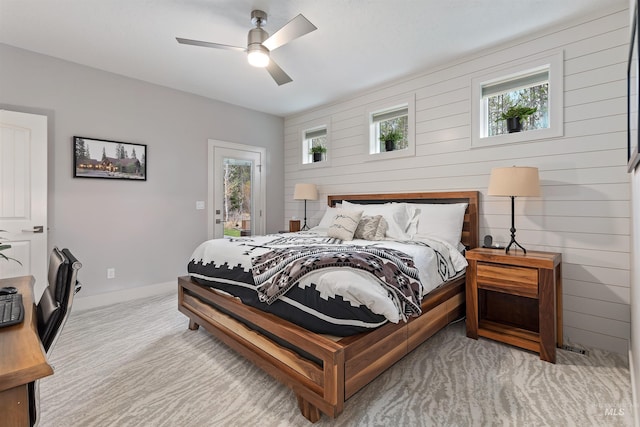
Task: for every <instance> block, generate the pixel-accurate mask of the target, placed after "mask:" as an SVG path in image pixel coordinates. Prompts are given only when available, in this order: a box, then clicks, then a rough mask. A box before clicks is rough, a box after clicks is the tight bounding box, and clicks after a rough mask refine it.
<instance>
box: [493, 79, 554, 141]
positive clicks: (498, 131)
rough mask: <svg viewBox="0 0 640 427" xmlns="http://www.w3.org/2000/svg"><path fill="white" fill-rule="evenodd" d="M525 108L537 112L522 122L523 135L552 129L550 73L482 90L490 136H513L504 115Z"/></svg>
mask: <svg viewBox="0 0 640 427" xmlns="http://www.w3.org/2000/svg"><path fill="white" fill-rule="evenodd" d="M515 106H524V107H528V108H534V109H535V110H536V111H535V113H533V114H532V115H531V116H529V117H528V118H526V119H523V120H521V123H522V130H521V131H522V132H526V131H528V130H533V129H545V128H548V127H549V69H548V68H546V69H544V70H542V71H537V72H532V73H531V74H528V75H524V76H520V77H518V78H515V79H509V80H506V81H502V82H497V83H492V84H488V85H486V86H483V87H482V108H483V110H484V112H485V114H483V116H484V117H483V121H485V120H486V124H487V128H486V129H487V136H494V135H502V134H505V133H509V132H508V130H507V121H506V120H502V119H501V117H502V114H503V113H505V112H506V111H508V110H509V108H511V107H515Z"/></svg>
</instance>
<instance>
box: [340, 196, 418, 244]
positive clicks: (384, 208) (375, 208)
mask: <svg viewBox="0 0 640 427" xmlns="http://www.w3.org/2000/svg"><path fill="white" fill-rule="evenodd" d="M342 208H343V209H348V210H352V211H353V210H361V211H362V212H363V215H367V216H376V215H382V217H383V218H384V219H385V220H386V221H387V225H388V227H389V228H388V229H387V237H390V238H392V239H394V240H409V239H410V236H409V235H408V234H407V232H406V230H407V228H408V226H409V216H408V213H407V207H406V206H405V204H404V203H385V204H382V205H380V204H371V205H359V204H357V203H351V202H347V201H343V202H342Z"/></svg>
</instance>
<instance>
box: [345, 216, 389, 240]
mask: <svg viewBox="0 0 640 427" xmlns="http://www.w3.org/2000/svg"><path fill="white" fill-rule="evenodd" d="M380 220H384V218H382V215H375V216H363V217H362V218H361V219H360V222H359V223H358V228H356V232H355V233H354V235H353V237H354V238H355V239H364V240H383V239H384V231H383V232H382V237H378V236H379V235H378V228H379V226H380ZM385 223H386V221H385Z"/></svg>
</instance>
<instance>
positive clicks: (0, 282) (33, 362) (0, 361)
mask: <svg viewBox="0 0 640 427" xmlns="http://www.w3.org/2000/svg"><path fill="white" fill-rule="evenodd" d="M34 282H35V280H34V278H33V277H31V276H23V277H15V278H11V279H0V287H4V286H15V287H16V288H18V292H20V293H21V294H22V303H23V305H24V321H23V322H22V323H19V324H17V325H13V326H6V327H4V328H0V408H2V418H3V421H2V425H3V426H7V427H13V426H16V427H18V426H19V427H23V426H29V425H30V422H29V395H28V393H27V385H28V384H29V383H30V382H33V381H35V380H37V379H40V378H43V377H46V376H48V375H51V374H53V369H52V368H51V366H50V365H49V363H47V357H46V355H45V352H44V349H43V348H42V343H41V342H40V337H39V336H38V323H37V319H36V306H35V302H34V296H33V284H34ZM5 423H6V424H5Z"/></svg>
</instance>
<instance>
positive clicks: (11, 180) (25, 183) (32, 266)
mask: <svg viewBox="0 0 640 427" xmlns="http://www.w3.org/2000/svg"><path fill="white" fill-rule="evenodd" d="M0 230H5V231H4V232H2V233H0V237H2V242H4V243H8V244H10V245H11V248H10V249H8V250H5V251H3V253H4V254H5V255H7V256H9V257H11V258H15V259H17V260H19V261H20V263H21V264H22V265H20V264H18V263H17V262H14V261H5V260H2V259H0V278H7V277H15V276H24V275H33V276H34V277H35V278H36V287H35V295H36V300H38V299H39V298H40V295H41V294H42V291H43V290H44V288H45V287H46V284H47V262H48V257H47V117H46V116H40V115H36V114H26V113H17V112H14V111H7V110H0Z"/></svg>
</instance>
